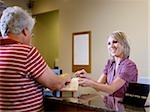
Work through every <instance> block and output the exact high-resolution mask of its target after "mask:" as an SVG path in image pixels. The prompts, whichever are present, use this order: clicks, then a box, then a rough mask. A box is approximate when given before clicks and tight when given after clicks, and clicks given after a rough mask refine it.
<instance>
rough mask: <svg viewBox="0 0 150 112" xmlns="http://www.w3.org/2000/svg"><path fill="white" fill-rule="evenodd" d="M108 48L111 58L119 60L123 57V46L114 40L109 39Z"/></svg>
mask: <svg viewBox="0 0 150 112" xmlns="http://www.w3.org/2000/svg"><path fill="white" fill-rule="evenodd" d="M107 47H108V51H109V53H110V55H111V56H113V57H118V58H122V57H123V46H122V45H121V44H120V43H119V42H118V41H117V40H115V39H114V38H112V37H109V38H108V42H107Z"/></svg>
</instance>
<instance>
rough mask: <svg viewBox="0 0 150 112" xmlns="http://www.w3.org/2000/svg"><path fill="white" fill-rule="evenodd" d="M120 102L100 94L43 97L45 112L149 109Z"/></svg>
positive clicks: (137, 111) (146, 111)
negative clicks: (46, 111) (47, 111)
mask: <svg viewBox="0 0 150 112" xmlns="http://www.w3.org/2000/svg"><path fill="white" fill-rule="evenodd" d="M121 101H122V99H120V98H116V97H111V96H105V95H100V94H84V95H81V96H80V97H77V98H75V97H60V98H57V97H46V96H45V107H46V110H52V111H57V112H58V111H61V112H62V110H64V112H66V111H71V112H76V111H82V112H95V111H96V112H116V111H117V112H150V107H134V106H129V105H125V104H122V103H120V102H121ZM133 103H134V102H133ZM146 103H148V104H149V102H146Z"/></svg>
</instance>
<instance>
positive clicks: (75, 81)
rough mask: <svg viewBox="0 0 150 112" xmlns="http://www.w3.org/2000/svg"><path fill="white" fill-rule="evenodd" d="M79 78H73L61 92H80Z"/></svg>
mask: <svg viewBox="0 0 150 112" xmlns="http://www.w3.org/2000/svg"><path fill="white" fill-rule="evenodd" d="M78 86H79V85H78V78H72V79H71V81H70V83H69V84H67V85H66V86H65V87H64V88H62V89H61V91H78Z"/></svg>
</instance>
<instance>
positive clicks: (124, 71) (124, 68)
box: [103, 58, 138, 97]
mask: <svg viewBox="0 0 150 112" xmlns="http://www.w3.org/2000/svg"><path fill="white" fill-rule="evenodd" d="M115 67H116V63H115V61H114V60H113V59H111V60H108V62H107V64H106V65H105V68H104V70H103V73H104V74H105V75H106V76H107V84H108V85H110V84H111V83H112V82H113V80H114V79H116V77H120V78H121V79H123V80H125V81H126V82H125V84H124V85H123V86H122V87H121V88H120V89H118V90H117V91H115V92H114V93H113V94H112V95H113V96H115V97H124V94H125V92H126V90H127V87H128V85H129V83H130V82H137V76H138V70H137V67H136V64H135V63H134V62H133V61H131V60H130V59H129V58H125V59H123V60H121V61H120V63H119V65H118V69H117V71H116V70H115Z"/></svg>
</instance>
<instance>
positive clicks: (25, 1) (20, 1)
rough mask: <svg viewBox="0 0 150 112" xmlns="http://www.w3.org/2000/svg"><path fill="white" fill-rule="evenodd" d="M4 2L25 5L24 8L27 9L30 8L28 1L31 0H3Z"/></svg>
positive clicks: (9, 4) (11, 4)
mask: <svg viewBox="0 0 150 112" xmlns="http://www.w3.org/2000/svg"><path fill="white" fill-rule="evenodd" d="M3 1H4V3H6V4H7V5H8V6H14V5H16V6H20V7H23V8H24V9H27V10H28V7H27V6H28V5H27V4H28V1H29V0H3Z"/></svg>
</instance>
